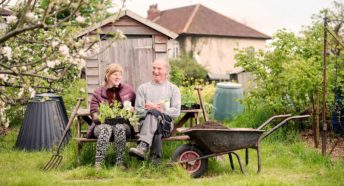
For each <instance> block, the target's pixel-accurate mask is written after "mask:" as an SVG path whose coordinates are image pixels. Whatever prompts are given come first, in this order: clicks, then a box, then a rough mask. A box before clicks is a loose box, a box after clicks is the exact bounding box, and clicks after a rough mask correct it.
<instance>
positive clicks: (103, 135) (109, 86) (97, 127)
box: [87, 64, 135, 170]
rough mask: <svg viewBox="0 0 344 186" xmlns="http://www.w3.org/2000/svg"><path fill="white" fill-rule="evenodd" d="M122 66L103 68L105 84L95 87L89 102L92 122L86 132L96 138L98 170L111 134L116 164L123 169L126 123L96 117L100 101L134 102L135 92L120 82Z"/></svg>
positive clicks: (127, 131) (89, 136) (113, 65)
mask: <svg viewBox="0 0 344 186" xmlns="http://www.w3.org/2000/svg"><path fill="white" fill-rule="evenodd" d="M122 75H123V68H122V67H121V66H120V65H119V64H110V65H108V66H107V67H106V70H105V77H104V78H105V85H104V86H102V87H99V88H98V89H96V90H95V91H94V93H93V95H92V99H91V103H90V113H91V116H92V120H93V123H92V125H91V127H90V128H89V130H88V132H87V137H88V138H92V137H93V138H94V137H96V138H98V140H97V147H96V161H95V167H96V169H97V170H100V169H101V167H102V164H103V163H104V159H105V154H106V150H107V148H108V146H109V143H110V138H111V135H112V134H113V137H114V142H115V145H116V166H118V167H120V168H122V169H125V168H126V167H125V165H124V163H123V157H124V151H125V143H126V138H129V136H130V133H132V131H130V128H129V125H127V124H116V125H109V124H100V121H99V119H98V115H99V106H100V103H109V104H112V103H113V102H114V101H118V102H120V103H122V105H123V103H124V102H125V101H130V102H131V104H132V106H133V105H134V102H135V92H134V91H133V89H132V87H131V86H129V85H127V84H124V83H121V80H122Z"/></svg>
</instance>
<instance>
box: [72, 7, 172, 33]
mask: <svg viewBox="0 0 344 186" xmlns="http://www.w3.org/2000/svg"><path fill="white" fill-rule="evenodd" d="M124 16H129V17H131V18H132V19H134V20H136V21H138V22H140V23H142V24H144V25H146V26H148V27H150V28H152V29H154V30H156V31H158V32H160V33H162V34H165V35H166V36H168V37H170V38H172V39H175V38H176V37H177V36H178V34H176V33H174V32H173V31H170V30H168V29H167V28H164V27H162V26H160V25H158V24H156V23H154V22H152V21H150V20H148V19H146V18H144V17H141V16H139V15H137V14H135V13H134V12H132V11H130V10H124V11H121V12H118V13H116V14H114V15H113V16H110V17H108V18H106V19H105V20H103V21H101V22H99V23H97V24H95V25H92V26H90V27H88V28H86V29H85V30H83V31H82V32H80V33H78V34H76V35H75V37H76V38H77V37H81V36H83V35H86V34H87V33H90V32H92V31H94V30H96V29H98V28H100V27H102V26H104V25H106V24H109V23H112V22H116V21H117V20H118V19H119V18H121V17H124Z"/></svg>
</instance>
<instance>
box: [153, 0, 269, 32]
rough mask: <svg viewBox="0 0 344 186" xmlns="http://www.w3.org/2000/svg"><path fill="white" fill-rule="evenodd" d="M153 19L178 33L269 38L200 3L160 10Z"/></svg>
mask: <svg viewBox="0 0 344 186" xmlns="http://www.w3.org/2000/svg"><path fill="white" fill-rule="evenodd" d="M153 21H154V22H155V23H157V24H159V25H161V26H163V27H166V28H168V29H170V30H172V31H174V32H176V33H178V34H197V35H209V36H225V37H240V38H256V39H271V37H270V36H268V35H265V34H263V33H261V32H259V31H257V30H255V29H253V28H251V27H249V26H246V25H244V24H242V23H239V22H237V21H235V20H233V19H231V18H229V17H226V16H224V15H222V14H220V13H218V12H216V11H214V10H211V9H209V8H207V7H205V6H203V5H201V4H196V5H191V6H185V7H180V8H174V9H169V10H164V11H161V12H160V16H159V17H156V18H155V19H154V20H153Z"/></svg>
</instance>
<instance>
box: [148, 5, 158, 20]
mask: <svg viewBox="0 0 344 186" xmlns="http://www.w3.org/2000/svg"><path fill="white" fill-rule="evenodd" d="M159 16H160V10H159V9H158V4H153V5H149V9H148V11H147V19H149V20H151V21H153V20H154V19H155V18H157V17H159Z"/></svg>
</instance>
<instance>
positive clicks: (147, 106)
mask: <svg viewBox="0 0 344 186" xmlns="http://www.w3.org/2000/svg"><path fill="white" fill-rule="evenodd" d="M144 109H146V110H152V109H155V110H158V111H160V112H162V111H163V107H162V106H161V105H160V104H154V103H152V102H147V103H146V104H145V106H144Z"/></svg>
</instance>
